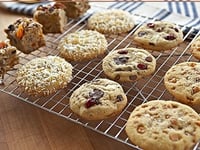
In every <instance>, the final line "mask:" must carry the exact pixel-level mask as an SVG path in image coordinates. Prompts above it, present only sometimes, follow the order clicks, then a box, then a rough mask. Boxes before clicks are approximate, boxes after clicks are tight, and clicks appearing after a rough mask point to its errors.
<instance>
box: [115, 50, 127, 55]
mask: <svg viewBox="0 0 200 150" xmlns="http://www.w3.org/2000/svg"><path fill="white" fill-rule="evenodd" d="M117 53H118V54H128V51H127V50H120V51H118V52H117Z"/></svg>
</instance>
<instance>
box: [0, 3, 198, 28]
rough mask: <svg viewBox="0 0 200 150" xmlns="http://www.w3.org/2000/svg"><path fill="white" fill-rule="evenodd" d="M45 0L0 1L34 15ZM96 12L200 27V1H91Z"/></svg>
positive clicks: (10, 8)
mask: <svg viewBox="0 0 200 150" xmlns="http://www.w3.org/2000/svg"><path fill="white" fill-rule="evenodd" d="M49 3H52V2H43V3H35V4H25V3H18V2H0V6H2V7H4V8H6V9H9V10H11V11H14V12H18V13H23V14H27V15H32V14H33V12H34V10H35V9H36V7H37V6H38V5H41V4H49ZM90 4H91V9H90V10H89V11H88V12H90V13H91V12H94V11H98V10H101V9H106V8H116V9H123V10H126V11H129V12H130V13H132V14H139V15H141V16H146V17H150V18H155V19H158V20H165V21H170V22H174V23H177V24H179V25H182V26H187V27H194V28H196V29H200V18H199V16H200V2H190V1H188V2H186V1H184V2H183V1H182V2H181V1H180V2H164V1H163V2H142V1H138V2H126V1H121V2H116V1H113V2H90Z"/></svg>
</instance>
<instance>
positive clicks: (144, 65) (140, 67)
mask: <svg viewBox="0 0 200 150" xmlns="http://www.w3.org/2000/svg"><path fill="white" fill-rule="evenodd" d="M137 67H138V68H139V69H140V70H146V69H147V65H146V64H138V65H137Z"/></svg>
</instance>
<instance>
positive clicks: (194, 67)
mask: <svg viewBox="0 0 200 150" xmlns="http://www.w3.org/2000/svg"><path fill="white" fill-rule="evenodd" d="M164 84H165V87H166V89H167V90H168V91H169V92H170V93H171V94H172V95H173V96H174V97H175V98H176V99H177V100H178V101H180V102H182V103H186V104H190V105H200V63H198V62H183V63H179V64H176V65H174V66H172V67H171V68H170V69H169V70H168V71H167V72H166V74H165V76H164Z"/></svg>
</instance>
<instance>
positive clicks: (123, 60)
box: [114, 57, 129, 65]
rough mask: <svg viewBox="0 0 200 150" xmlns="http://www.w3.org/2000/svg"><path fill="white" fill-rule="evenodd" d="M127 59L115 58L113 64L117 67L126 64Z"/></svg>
mask: <svg viewBox="0 0 200 150" xmlns="http://www.w3.org/2000/svg"><path fill="white" fill-rule="evenodd" d="M128 59H129V57H115V58H114V62H115V63H116V64H117V65H120V64H125V63H127V62H128Z"/></svg>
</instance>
